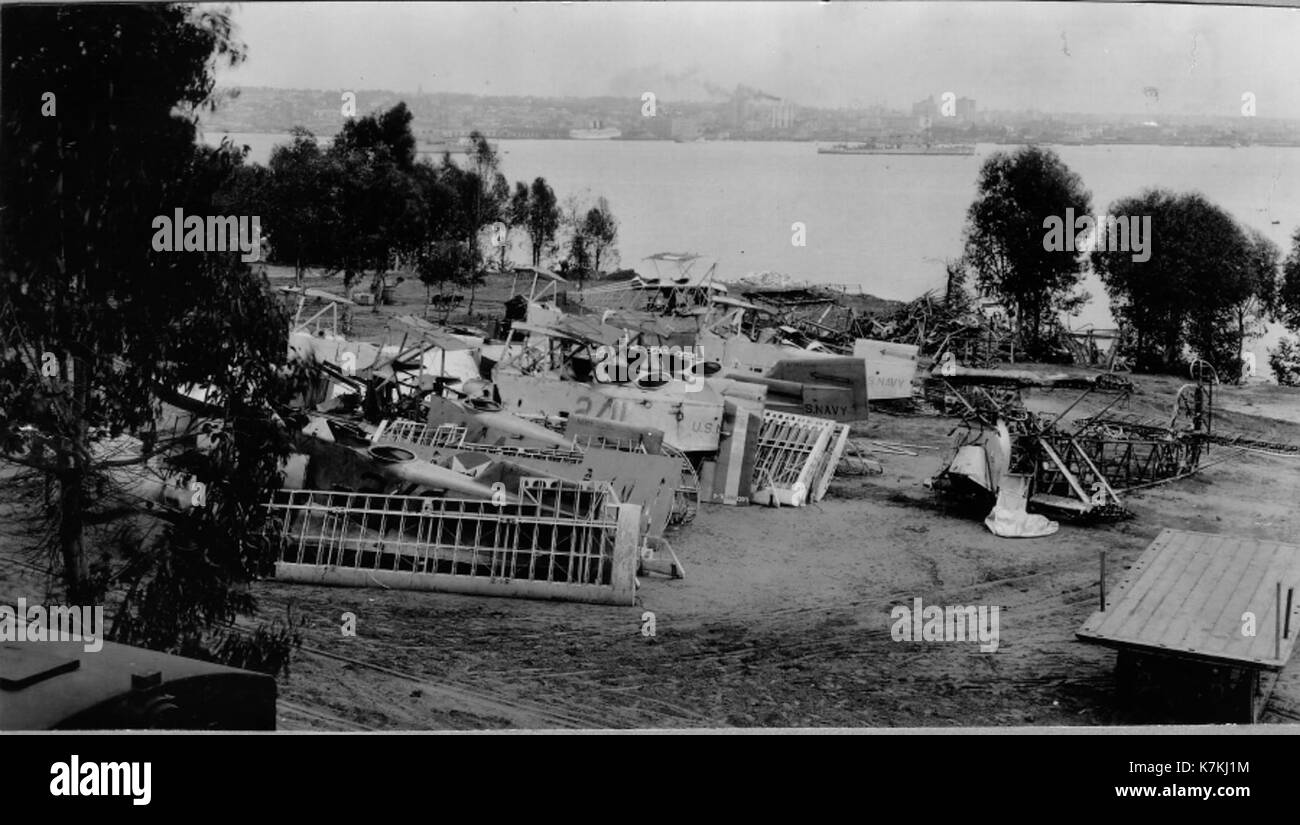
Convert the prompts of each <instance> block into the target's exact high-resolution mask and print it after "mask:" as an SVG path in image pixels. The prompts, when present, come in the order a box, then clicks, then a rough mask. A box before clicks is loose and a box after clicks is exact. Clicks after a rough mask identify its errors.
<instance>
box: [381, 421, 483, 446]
mask: <svg viewBox="0 0 1300 825" xmlns="http://www.w3.org/2000/svg"><path fill="white" fill-rule="evenodd" d="M468 431H469V428H468V427H466V426H465V425H464V424H439V425H438V426H436V427H430V426H429V425H428V424H422V423H420V422H419V421H411V420H408V419H405V418H397V419H393V420H391V421H385V422H384V423H382V424H380V425H379V429H377V430H375V434H374V435H372V436H371V437H370V442H371V443H372V444H379V443H380V442H385V443H389V444H414V445H415V446H417V447H460V446H463V445H464V443H465V435H466V433H467V432H468Z"/></svg>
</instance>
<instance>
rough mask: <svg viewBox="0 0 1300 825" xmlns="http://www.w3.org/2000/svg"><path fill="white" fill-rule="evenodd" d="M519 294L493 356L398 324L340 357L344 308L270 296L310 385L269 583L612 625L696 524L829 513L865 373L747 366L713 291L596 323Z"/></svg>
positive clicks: (344, 347)
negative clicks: (711, 508) (506, 599)
mask: <svg viewBox="0 0 1300 825" xmlns="http://www.w3.org/2000/svg"><path fill="white" fill-rule="evenodd" d="M516 276H517V277H516V285H517V286H518V285H519V284H520V278H521V277H522V280H523V285H524V287H525V288H526V290H527V294H526V295H525V294H521V295H519V296H518V298H517V299H516V300H513V301H512V302H510V303H509V304H508V305H507V322H508V324H509V326H510V330H509V334H508V336H506V338H505V339H504V340H497V341H494V340H492V339H490V338H488V337H487V336H486V334H484V333H483V332H482V331H479V330H474V329H469V328H454V327H446V326H439V325H435V324H432V323H430V322H428V321H426V320H424V319H421V318H416V317H414V316H400V317H395V318H393V319H392V324H390V330H389V336H388V338H389V341H388V343H383V344H376V343H370V342H364V341H354V340H351V339H349V338H348V337H346V336H345V335H344V334H342V333H341V332H340V322H341V320H342V319H344V318H346V316H347V311H346V309H345V310H344V311H343V312H342V313H340V308H341V307H343V308H346V307H347V306H348V304H347V303H346V299H342V298H339V297H338V296H334V295H331V294H330V293H327V292H323V291H320V290H285V291H286V293H287V294H289V296H290V297H291V298H292V299H296V300H297V302H298V308H297V312H296V313H295V318H294V322H293V325H292V327H291V329H290V334H289V342H288V343H289V349H290V354H291V357H292V358H295V359H298V360H300V361H302V362H305V363H306V364H307V365H309V366H310V367H311V368H312V369H313V372H314V374H315V376H316V380H315V383H314V385H313V386H312V388H311V389H310V390H309V391H308V392H306V393H304V394H303V396H302V397H300V398H299V399H298V400H297V411H296V412H295V413H294V414H293V415H291V416H290V417H289V419H288V420H287V424H288V426H290V427H291V428H292V429H293V430H294V433H295V435H294V444H295V446H294V452H293V454H292V455H291V456H290V458H289V459H288V460H287V461H286V462H285V464H284V466H283V470H284V483H283V489H282V490H281V491H280V492H279V493H278V494H277V495H276V496H274V497H273V499H272V500H271V501H269V502H267V504H266V507H267V508H268V511H269V512H270V514H271V516H272V518H271V519H270V520H269V522H268V530H269V532H270V534H271V535H270V536H269V537H270V538H272V540H273V541H274V542H275V543H276V546H277V547H278V551H277V553H278V555H277V568H276V569H277V576H278V577H279V578H282V579H285V580H290V581H302V582H312V583H317V584H331V585H344V586H372V585H376V584H378V585H382V586H386V587H397V588H409V589H423V590H443V591H452V592H465V593H480V594H491V595H501V596H525V597H530V598H558V599H570V600H578V601H588V602H600V603H614V604H628V603H631V602H632V600H633V599H634V598H635V592H636V586H637V576H638V575H642V576H644V575H650V574H660V575H666V576H669V577H674V578H682V577H684V575H685V566H684V565H683V564H682V561H681V560H680V559H679V558H678V557H677V555H676V553H675V552H674V550H673V548H672V545H671V539H672V536H673V535H674V532H675V531H678V530H681V529H683V528H684V527H685V526H686V525H688V524H689V523H690V522H691V521H692V519H693V518H694V517H695V515H696V513H697V512H698V509H699V506H700V503H701V502H714V503H721V504H730V505H740V504H747V503H754V504H762V505H767V506H772V507H782V506H788V507H799V506H803V505H806V504H808V503H810V502H814V501H817V500H819V499H821V498H822V497H824V496H825V495H826V492H827V489H828V487H829V485H830V482H831V479H832V478H833V476H834V475H835V471H836V468H837V467H838V465H839V461H840V458H841V456H842V455H843V454H844V452H845V449H846V445H847V443H848V432H849V427H848V423H849V422H852V421H860V420H864V419H866V418H867V416H868V412H869V411H868V402H869V398H870V381H869V369H868V365H867V363H866V361H865V360H864V359H863V358H859V357H854V356H853V355H850V354H846V353H843V352H830V351H823V350H821V349H820V348H818V347H815V346H814V347H806V346H798V345H795V344H793V343H787V342H777V341H773V342H772V343H769V344H763V345H761V346H763V347H766V349H761V350H752V351H746V350H745V348H744V345H743V344H742V343H741V340H742V339H743V341H745V342H748V343H751V344H752V343H753V342H752V341H751V340H750V338H749V337H747V336H746V334H745V333H743V332H742V331H741V330H740V321H741V318H742V317H743V314H744V312H746V311H747V306H746V304H745V302H743V301H732V300H729V299H728V298H727V296H726V294H725V287H722V286H721V285H720V284H713V282H712V270H709V271H708V273H706V275H704V276H700V277H698V278H696V279H694V280H693V281H689V280H688V281H686V282H683V281H681V280H680V279H674V280H672V281H671V282H660V281H656V280H648V281H646V282H644V283H641V284H638V285H637V286H638V289H637V292H638V295H639V296H640V297H644V298H646V302H645V304H644V307H643V308H642V307H624V308H620V309H613V308H610V309H604V310H600V311H593V310H591V309H590V308H588V307H583V306H579V307H576V308H572V309H576V311H565V310H563V309H561V308H560V306H559V303H558V302H557V298H559V297H560V296H559V294H558V287H559V286H561V285H563V284H564V283H565V281H564V280H563V279H562V278H560V277H559V276H557V275H554V273H550V272H548V271H546V270H542V269H538V268H529V269H521V270H517V271H516ZM702 295H703V296H704V297H705V298H706V299H705V300H701V296H702ZM715 299H716V304H715ZM309 300H314V301H317V302H321V303H323V306H322V307H320V308H318V309H315V310H314V311H312V310H311V309H309V308H308V306H307V304H308V301H309ZM679 310H680V312H679ZM737 313H739V314H737ZM718 322H722V326H721V327H719V328H718V329H720V330H722V332H725V333H727V334H726V335H722V334H720V333H719V332H718V331H717V330H713V331H709V330H708V328H707V327H705V326H702V324H706V325H707V324H712V325H714V326H717V324H718ZM702 330H704V333H703V334H702ZM394 341H396V343H394ZM755 346H759V345H755ZM709 352H716V353H717V354H718V357H719V358H722V359H724V360H726V361H728V362H729V363H723V362H721V361H716V360H710V358H709V356H708V353H709ZM728 352H730V353H731V356H730V357H729V356H728ZM903 361H904V362H905V364H906V367H905V369H906V370H908V372H907V377H906V380H907V382H908V383H909V384H910V381H911V371H914V368H915V358H914V353H912V354H905V357H904V358H903Z"/></svg>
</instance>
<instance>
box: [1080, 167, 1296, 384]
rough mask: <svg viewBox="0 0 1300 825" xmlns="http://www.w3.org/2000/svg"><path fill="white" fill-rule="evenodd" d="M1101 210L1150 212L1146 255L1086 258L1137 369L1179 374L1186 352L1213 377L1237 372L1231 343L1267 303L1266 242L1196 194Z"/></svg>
mask: <svg viewBox="0 0 1300 825" xmlns="http://www.w3.org/2000/svg"><path fill="white" fill-rule="evenodd" d="M1110 211H1111V213H1112V214H1118V215H1142V216H1147V215H1149V216H1150V217H1151V239H1150V242H1151V257H1150V260H1147V261H1134V260H1133V259H1132V258H1133V256H1132V255H1131V254H1130V253H1128V252H1122V251H1106V250H1101V249H1098V250H1097V251H1095V252H1093V254H1092V262H1093V267H1094V269H1096V271H1097V273H1098V274H1099V275H1100V276H1101V280H1102V283H1103V284H1104V285H1105V287H1106V291H1107V294H1108V295H1109V296H1110V301H1111V308H1112V311H1113V312H1114V313H1115V316H1116V318H1118V319H1119V320H1120V321H1121V322H1122V323H1123V324H1124V325H1125V326H1127V327H1128V328H1129V329H1130V330H1131V331H1132V349H1133V351H1132V353H1130V355H1131V356H1132V357H1133V358H1134V360H1135V362H1136V365H1137V366H1138V368H1140V369H1146V370H1179V369H1181V367H1182V366H1183V364H1184V362H1185V359H1186V356H1187V351H1188V350H1192V351H1194V352H1195V353H1196V354H1197V355H1199V356H1200V357H1202V358H1205V359H1206V360H1208V361H1209V362H1210V363H1211V364H1212V365H1213V366H1214V368H1215V370H1216V371H1218V373H1219V374H1220V375H1239V374H1240V362H1239V356H1240V352H1241V348H1242V346H1243V345H1244V342H1245V340H1246V339H1247V338H1249V337H1252V336H1253V335H1255V334H1257V333H1258V331H1259V329H1258V326H1259V321H1260V320H1261V319H1262V317H1263V316H1264V315H1265V313H1266V310H1267V307H1268V306H1270V305H1273V304H1274V303H1275V298H1274V297H1273V296H1274V295H1275V293H1276V278H1277V274H1276V273H1277V266H1278V264H1277V261H1278V257H1279V256H1280V252H1279V251H1278V250H1277V248H1276V246H1275V245H1273V244H1272V243H1271V242H1270V241H1269V240H1268V239H1267V238H1265V237H1264V236H1263V235H1262V234H1260V233H1258V232H1247V231H1245V230H1243V229H1242V228H1241V227H1240V226H1238V225H1237V223H1236V221H1234V220H1233V218H1232V216H1231V215H1229V214H1228V213H1227V212H1225V211H1224V210H1222V209H1220V208H1219V207H1218V206H1215V205H1214V204H1212V203H1210V202H1209V201H1208V200H1206V199H1205V197H1204V196H1202V195H1200V194H1198V193H1191V194H1183V195H1177V194H1174V193H1172V192H1169V191H1166V190H1147V191H1145V192H1143V193H1142V194H1140V195H1138V196H1136V197H1132V198H1124V199H1121V200H1120V201H1118V202H1116V203H1115V204H1112V205H1111V207H1110Z"/></svg>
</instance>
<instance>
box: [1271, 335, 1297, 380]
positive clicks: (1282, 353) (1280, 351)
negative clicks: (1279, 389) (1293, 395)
mask: <svg viewBox="0 0 1300 825" xmlns="http://www.w3.org/2000/svg"><path fill="white" fill-rule="evenodd" d="M1268 365H1269V366H1270V367H1272V368H1273V375H1275V376H1276V377H1277V382H1278V383H1279V384H1281V385H1282V386H1284V387H1300V340H1296V339H1295V338H1291V337H1288V336H1283V337H1282V338H1281V339H1280V340H1279V341H1278V342H1277V346H1276V347H1274V348H1272V349H1270V350H1269V351H1268Z"/></svg>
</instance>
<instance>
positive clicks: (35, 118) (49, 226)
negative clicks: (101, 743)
mask: <svg viewBox="0 0 1300 825" xmlns="http://www.w3.org/2000/svg"><path fill="white" fill-rule="evenodd" d="M1298 43H1300V12H1297V10H1296V9H1292V8H1285V7H1276V6H1268V5H1244V6H1243V5H1214V4H1202V3H1189V4H1176V3H1170V4H1165V3H1158V4H1146V3H1127V2H1097V3H1093V2H1082V3H1053V2H883V3H882V2H872V3H865V2H716V3H715V2H700V3H694V2H655V3H650V2H592V3H567V2H566V3H561V2H529V3H524V2H521V3H473V2H446V3H423V2H411V3H397V2H393V3H387V2H259V3H237V4H205V3H199V4H177V3H85V4H82V3H57V2H54V3H51V2H40V3H21V2H13V3H10V2H6V3H4V4H3V5H2V7H0V69H2V74H0V114H2V116H3V135H2V138H0V731H24V732H31V731H172V732H189V733H194V732H199V731H207V732H212V731H226V732H235V731H239V732H272V731H274V732H277V733H279V734H286V733H314V734H326V733H329V734H352V733H358V732H383V733H398V732H480V733H482V732H488V733H512V732H556V733H563V732H570V733H573V732H579V733H594V732H599V733H609V732H632V733H651V732H664V731H670V732H710V733H730V734H736V733H753V732H783V733H784V732H797V733H804V734H817V733H826V732H845V731H847V732H855V731H875V732H891V731H892V732H901V731H908V732H914V733H915V732H926V731H932V732H933V731H951V732H961V731H985V732H990V731H991V732H1000V731H1022V732H1023V731H1038V732H1047V731H1054V730H1060V729H1072V730H1073V729H1088V730H1091V731H1094V732H1110V733H1123V732H1126V731H1130V732H1131V731H1138V730H1143V731H1152V730H1154V731H1157V732H1159V731H1162V730H1165V731H1169V732H1175V731H1182V732H1188V731H1191V732H1195V731H1232V732H1235V733H1237V734H1246V735H1249V734H1251V733H1257V732H1291V733H1297V732H1300V661H1297V660H1298V659H1300V657H1297V656H1295V655H1293V654H1294V653H1295V649H1296V639H1297V635H1298V634H1300V599H1297V594H1296V590H1297V589H1298V587H1300V506H1297V505H1300V87H1298V86H1297V85H1296V78H1297V77H1298V76H1300V49H1297V44H1298ZM279 738H280V737H277V740H278V739H279ZM351 738H354V739H355V738H360V737H351ZM89 758H90V757H89V756H85V755H82V756H78V755H76V754H72V758H71V761H67V759H66V758H65V761H63V762H59V763H58V764H57V765H54V766H49V765H46V766H44V767H49V768H50V771H51V778H50V780H47V781H49V782H50V789H49V794H50V795H52V796H55V797H57V796H60V795H73V796H75V795H78V794H82V795H93V794H96V793H101V794H104V793H109V791H107V790H105V788H107V787H108V785H109V783H108V779H109V776H108V774H109V773H110V771H108V768H107V767H103V766H99V767H97V766H96V763H93V762H88V761H84V760H86V759H89ZM1133 758H1134V762H1133V763H1127V762H1126V763H1125V768H1124V771H1125V775H1131V776H1132V783H1131V784H1133V785H1134V786H1137V785H1142V784H1147V785H1150V784H1152V783H1155V784H1156V785H1160V786H1161V789H1163V790H1160V791H1159V792H1158V793H1157V794H1155V795H1160V794H1163V795H1171V794H1169V793H1165V790H1167V789H1168V788H1169V787H1173V788H1175V789H1178V788H1180V787H1181V791H1178V790H1175V792H1173V793H1172V795H1183V796H1196V795H1197V794H1204V796H1205V798H1209V797H1211V796H1229V797H1230V796H1248V795H1249V793H1250V789H1249V788H1248V787H1245V786H1246V785H1249V784H1250V783H1249V779H1250V775H1249V773H1248V772H1247V771H1245V770H1244V768H1245V767H1246V763H1245V762H1242V763H1236V762H1232V763H1213V764H1212V765H1211V768H1213V767H1214V766H1215V765H1219V766H1221V767H1224V768H1225V770H1221V771H1219V772H1218V776H1217V778H1216V779H1210V778H1209V777H1208V774H1209V773H1210V771H1207V769H1206V768H1205V767H1204V763H1179V762H1176V761H1175V762H1172V763H1169V764H1156V763H1151V764H1147V763H1145V762H1140V761H1139V760H1138V756H1137V755H1135V756H1134V757H1133ZM79 760H81V761H79ZM122 764H125V763H122ZM1182 764H1192V765H1193V768H1192V769H1189V770H1187V771H1183V772H1182V774H1185V775H1184V776H1181V778H1180V769H1179V767H1178V766H1179V765H1182ZM105 765H107V763H105ZM1171 765H1172V767H1171ZM101 767H103V770H104V773H103V777H102V778H103V782H102V783H101V782H100V781H99V778H100V773H99V771H100V769H101ZM42 769H44V768H42ZM158 769H159V768H158V766H157V765H156V764H155V766H154V771H155V773H156V772H157V770H158ZM1192 774H1197V776H1195V777H1193V776H1192ZM125 775H126V774H124V776H125ZM83 777H89V778H90V779H93V780H95V781H94V782H91V783H90V790H86V788H87V783H86V781H83ZM131 777H132V779H133V781H134V780H137V779H139V778H140V777H137V776H135V775H134V774H131ZM1184 780H1186V781H1184ZM1170 781H1173V782H1174V783H1175V784H1174V785H1172V786H1171V785H1170V784H1169V783H1170ZM147 785H148V783H147V781H146V782H145V783H144V784H143V785H140V784H139V783H135V784H133V782H132V781H125V780H124V782H123V783H122V787H121V788H118V790H120V791H121V792H122V795H133V794H134V796H133V799H134V801H135V802H136V803H137V804H148V799H147V798H146V797H147V796H148V792H147V790H142V789H143V788H147ZM1201 786H1204V788H1202V787H1201ZM113 787H115V788H116V787H117V785H116V784H114V785H113ZM1098 793H1104V794H1106V795H1111V792H1110V789H1109V788H1102V789H1100V790H1099V791H1098ZM1125 793H1127V792H1125ZM1139 793H1143V792H1142V791H1134V792H1133V795H1138V794H1139ZM1121 795H1122V794H1121ZM142 800H143V803H142Z"/></svg>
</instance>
